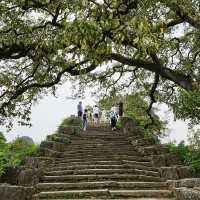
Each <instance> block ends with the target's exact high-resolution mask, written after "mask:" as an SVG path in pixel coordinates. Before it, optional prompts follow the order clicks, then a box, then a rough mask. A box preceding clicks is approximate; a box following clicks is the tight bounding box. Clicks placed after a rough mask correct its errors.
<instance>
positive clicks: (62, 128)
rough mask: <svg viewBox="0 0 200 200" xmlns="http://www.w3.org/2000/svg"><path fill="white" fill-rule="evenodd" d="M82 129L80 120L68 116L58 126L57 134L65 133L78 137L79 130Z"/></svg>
mask: <svg viewBox="0 0 200 200" xmlns="http://www.w3.org/2000/svg"><path fill="white" fill-rule="evenodd" d="M81 127H82V120H81V119H80V118H78V117H75V116H70V117H68V118H66V119H64V120H63V121H62V123H61V124H60V125H59V127H58V130H57V132H56V133H57V134H59V133H67V134H73V135H78V134H79V133H80V129H81Z"/></svg>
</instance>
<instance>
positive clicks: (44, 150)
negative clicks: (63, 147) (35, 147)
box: [39, 147, 63, 158]
mask: <svg viewBox="0 0 200 200" xmlns="http://www.w3.org/2000/svg"><path fill="white" fill-rule="evenodd" d="M39 154H40V155H41V156H44V157H56V158H61V157H63V152H59V151H55V150H52V149H49V148H45V147H40V152H39Z"/></svg>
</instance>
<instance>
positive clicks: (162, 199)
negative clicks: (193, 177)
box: [34, 197, 176, 200]
mask: <svg viewBox="0 0 200 200" xmlns="http://www.w3.org/2000/svg"><path fill="white" fill-rule="evenodd" d="M40 199H41V198H39V197H38V198H37V199H34V200H40ZM92 199H93V200H103V199H104V200H105V198H101V199H100V198H98V197H96V198H95V197H93V198H92ZM106 199H113V198H109V197H106ZM114 199H115V200H127V199H128V200H176V199H175V198H128V197H127V198H125V199H124V198H120V199H118V198H114ZM42 200H49V199H46V198H42ZM51 200H52V199H51ZM54 200H66V198H64V199H61V198H59V199H58V198H56V199H54ZM68 200H72V199H68ZM73 200H91V198H90V199H85V198H81V199H77V198H73Z"/></svg>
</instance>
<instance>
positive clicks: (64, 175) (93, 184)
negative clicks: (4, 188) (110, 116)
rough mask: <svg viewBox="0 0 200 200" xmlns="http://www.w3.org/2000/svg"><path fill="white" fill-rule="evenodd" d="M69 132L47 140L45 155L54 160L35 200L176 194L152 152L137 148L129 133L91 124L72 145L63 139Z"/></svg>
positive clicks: (164, 198)
mask: <svg viewBox="0 0 200 200" xmlns="http://www.w3.org/2000/svg"><path fill="white" fill-rule="evenodd" d="M68 137H69V136H68V135H67V134H60V135H59V136H56V137H55V138H54V140H50V139H49V140H48V141H46V142H45V143H44V144H43V150H44V152H45V156H44V157H40V159H41V160H49V162H48V164H47V165H46V166H45V172H44V175H43V176H42V178H41V180H40V182H39V183H38V184H37V186H36V189H37V194H36V195H34V199H35V200H42V199H43V200H47V199H48V200H50V199H57V200H58V199H59V200H64V199H133V200H134V199H135V200H173V199H174V197H173V192H172V191H171V190H170V189H169V185H168V182H167V181H166V180H165V179H163V178H161V177H160V173H159V169H158V168H156V167H154V166H152V162H151V158H150V156H145V155H144V154H143V153H142V152H140V151H138V150H137V148H136V146H134V145H133V144H131V143H130V141H129V139H128V137H127V136H126V135H124V134H122V133H120V132H112V131H110V130H109V129H103V130H102V129H101V128H90V129H89V130H88V131H86V132H83V133H81V134H80V135H77V136H71V143H70V144H65V143H63V142H62V141H65V138H66V140H67V138H68ZM147 145H149V146H150V145H151V142H150V140H149V142H148V144H147ZM58 149H59V151H58ZM48 156H49V157H48Z"/></svg>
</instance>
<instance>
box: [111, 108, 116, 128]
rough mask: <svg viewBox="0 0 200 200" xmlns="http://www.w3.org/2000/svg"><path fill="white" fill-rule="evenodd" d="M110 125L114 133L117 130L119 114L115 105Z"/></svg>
mask: <svg viewBox="0 0 200 200" xmlns="http://www.w3.org/2000/svg"><path fill="white" fill-rule="evenodd" d="M110 124H111V128H112V131H114V130H116V125H117V112H116V107H115V105H113V106H112V108H111V110H110Z"/></svg>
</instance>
